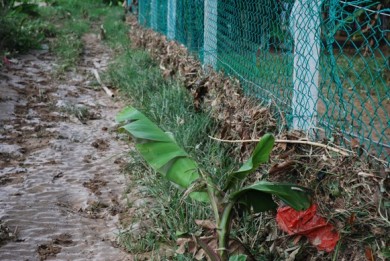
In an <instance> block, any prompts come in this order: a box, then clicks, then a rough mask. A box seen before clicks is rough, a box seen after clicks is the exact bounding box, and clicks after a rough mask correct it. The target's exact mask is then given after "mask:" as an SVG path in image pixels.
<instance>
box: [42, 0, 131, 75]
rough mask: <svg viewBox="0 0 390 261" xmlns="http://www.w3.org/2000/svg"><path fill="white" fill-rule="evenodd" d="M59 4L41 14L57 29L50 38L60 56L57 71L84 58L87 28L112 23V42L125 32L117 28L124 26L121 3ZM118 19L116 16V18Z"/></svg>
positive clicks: (63, 0) (63, 1)
mask: <svg viewBox="0 0 390 261" xmlns="http://www.w3.org/2000/svg"><path fill="white" fill-rule="evenodd" d="M54 3H55V4H52V5H48V6H46V7H42V8H41V9H40V13H41V16H42V18H43V19H44V20H46V21H48V24H50V25H51V27H52V28H55V30H56V33H55V36H56V37H54V38H52V39H51V40H50V48H51V51H53V52H54V53H55V54H56V56H57V68H56V70H57V74H62V73H63V72H65V71H68V70H72V69H74V68H75V67H76V65H77V64H78V62H79V61H80V57H81V54H82V52H83V41H82V36H83V35H84V34H85V33H87V32H93V33H96V34H99V33H100V25H102V24H103V23H104V22H105V27H109V29H110V30H109V31H110V32H111V34H110V35H109V37H110V38H111V39H112V41H110V42H115V41H116V42H118V41H119V39H120V37H116V36H115V34H116V33H117V34H118V35H123V37H122V38H124V37H126V36H125V35H124V34H123V32H121V31H118V30H116V32H115V30H113V28H115V29H118V26H122V28H124V24H123V23H122V22H121V23H119V22H120V16H119V14H121V13H122V14H123V9H122V8H121V7H120V6H117V5H111V6H109V5H106V4H103V1H93V0H86V1H76V0H58V1H55V2H54ZM114 19H115V20H114Z"/></svg>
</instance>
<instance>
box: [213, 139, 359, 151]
mask: <svg viewBox="0 0 390 261" xmlns="http://www.w3.org/2000/svg"><path fill="white" fill-rule="evenodd" d="M209 138H210V139H213V140H216V141H221V142H228V143H246V142H259V140H260V139H250V140H223V139H218V138H215V137H212V136H209ZM275 143H290V144H305V145H311V146H316V147H321V148H324V149H327V150H331V151H334V152H337V153H339V154H341V155H343V156H350V153H351V154H354V152H353V151H350V150H346V149H342V148H336V147H334V146H330V145H326V144H322V143H318V142H313V141H308V140H275Z"/></svg>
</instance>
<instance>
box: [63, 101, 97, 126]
mask: <svg viewBox="0 0 390 261" xmlns="http://www.w3.org/2000/svg"><path fill="white" fill-rule="evenodd" d="M62 111H63V112H65V113H68V114H69V115H73V116H75V117H76V118H77V119H79V120H80V121H81V122H86V121H87V120H88V119H90V118H91V117H92V115H93V114H92V113H91V112H90V111H89V109H88V108H87V107H85V106H83V105H73V104H67V105H66V106H64V107H62Z"/></svg>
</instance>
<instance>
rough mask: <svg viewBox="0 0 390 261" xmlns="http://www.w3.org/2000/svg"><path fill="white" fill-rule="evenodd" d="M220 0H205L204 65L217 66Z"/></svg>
mask: <svg viewBox="0 0 390 261" xmlns="http://www.w3.org/2000/svg"><path fill="white" fill-rule="evenodd" d="M217 20H218V0H205V1H204V62H203V63H204V66H205V67H207V66H211V67H212V68H216V66H217V26H218V25H217V24H218V21H217Z"/></svg>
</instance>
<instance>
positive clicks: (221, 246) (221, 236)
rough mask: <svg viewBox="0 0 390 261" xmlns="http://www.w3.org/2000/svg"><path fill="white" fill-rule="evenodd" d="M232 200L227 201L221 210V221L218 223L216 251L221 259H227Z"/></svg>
mask: <svg viewBox="0 0 390 261" xmlns="http://www.w3.org/2000/svg"><path fill="white" fill-rule="evenodd" d="M233 206H234V202H229V203H228V204H227V205H226V207H225V209H224V210H223V214H222V218H221V222H220V223H217V224H218V252H219V255H220V257H221V260H222V261H227V260H228V259H229V253H228V247H229V235H230V223H231V219H232V209H233Z"/></svg>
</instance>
